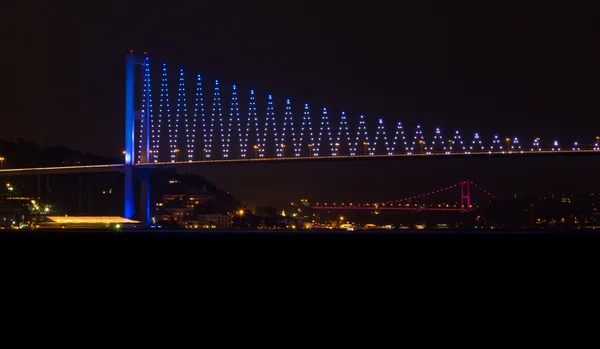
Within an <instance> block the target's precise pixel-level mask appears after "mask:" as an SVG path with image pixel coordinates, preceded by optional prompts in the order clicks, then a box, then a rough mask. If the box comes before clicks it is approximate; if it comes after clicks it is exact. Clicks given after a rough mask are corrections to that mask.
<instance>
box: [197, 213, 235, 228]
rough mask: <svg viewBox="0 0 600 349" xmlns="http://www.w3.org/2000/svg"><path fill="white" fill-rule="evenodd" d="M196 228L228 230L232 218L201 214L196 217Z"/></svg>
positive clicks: (221, 215)
mask: <svg viewBox="0 0 600 349" xmlns="http://www.w3.org/2000/svg"><path fill="white" fill-rule="evenodd" d="M198 226H199V227H200V228H209V229H230V228H231V227H232V226H233V217H232V216H231V215H226V214H218V213H216V214H201V215H198Z"/></svg>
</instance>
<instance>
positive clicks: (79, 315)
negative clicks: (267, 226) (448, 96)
mask: <svg viewBox="0 0 600 349" xmlns="http://www.w3.org/2000/svg"><path fill="white" fill-rule="evenodd" d="M0 235H1V236H0V256H1V259H0V263H1V266H2V268H3V273H2V287H1V288H0V294H1V296H2V297H1V299H2V302H3V303H2V305H3V307H2V314H3V316H5V317H9V318H10V319H11V324H12V327H6V328H5V329H4V332H8V333H13V330H11V329H12V328H14V331H15V332H14V333H17V332H18V331H23V330H24V331H26V332H27V331H35V333H36V334H37V335H36V336H22V337H20V340H21V342H22V343H23V344H25V343H27V342H28V341H29V340H34V339H35V338H36V337H40V336H42V337H43V338H44V339H45V340H47V341H48V342H47V343H50V342H55V341H60V342H61V343H62V342H64V341H68V342H74V343H80V344H81V345H82V346H83V347H88V346H89V344H90V343H91V342H93V343H92V344H99V345H103V346H104V347H106V346H109V345H110V346H114V345H115V343H119V345H128V346H130V347H162V348H165V347H167V348H176V347H197V346H204V347H210V348H221V347H223V348H231V347H235V348H249V347H261V348H271V347H272V348H275V347H277V348H281V347H284V348H331V347H347V346H349V345H352V344H357V343H363V342H361V341H360V340H359V339H358V337H359V335H360V334H364V333H367V332H368V333H378V332H381V331H384V332H388V333H392V334H394V333H398V331H401V332H402V333H403V336H404V337H403V338H409V337H413V336H416V337H418V338H421V339H420V340H421V341H426V340H428V339H431V337H430V335H431V332H430V330H426V329H433V328H437V327H438V326H439V328H440V329H441V330H444V329H445V330H446V331H447V330H448V328H450V327H452V326H453V325H460V326H458V329H457V331H461V330H460V329H461V328H462V329H463V330H464V326H467V327H468V328H469V330H470V331H476V329H478V328H479V327H478V326H482V328H481V329H478V330H477V331H480V330H485V329H487V330H490V327H489V326H484V325H485V324H486V323H488V322H489V321H492V320H494V319H497V318H499V317H501V316H509V317H510V318H511V324H513V325H514V326H517V325H518V324H522V326H526V325H527V323H529V322H530V321H533V317H535V319H536V320H535V321H538V322H539V321H542V320H544V318H546V319H550V317H549V316H550V315H552V316H555V315H556V314H557V312H559V311H569V310H570V309H575V308H578V307H582V306H585V309H586V311H592V310H593V309H595V308H594V307H595V306H596V303H595V302H593V301H587V299H588V296H590V295H594V294H595V292H596V291H598V290H597V286H595V285H596V282H595V279H596V278H595V277H594V275H596V273H595V272H593V270H595V268H596V266H597V265H599V264H598V262H599V258H598V253H597V247H598V240H599V239H598V238H597V237H596V236H595V234H590V233H581V232H577V233H560V234H559V233H556V234H539V233H533V234H531V233H530V234H525V233H520V232H505V233H498V232H494V233H486V234H481V233H477V234H474V233H473V234H470V233H467V232H448V231H444V232H437V231H436V232H405V231H402V232H399V233H385V234H384V233H374V234H373V233H372V232H368V233H360V232H358V233H357V232H343V233H342V232H330V233H326V234H325V233H322V234H321V233H310V234H307V233H281V232H279V233H277V232H264V231H260V232H243V233H241V232H202V233H198V232H188V231H173V232H167V231H161V232H157V231H152V232H150V233H149V232H141V231H132V232H121V233H118V234H115V233H114V232H90V231H88V232H67V231H61V232H37V233H19V234H0ZM591 272H592V273H591ZM574 291H576V294H577V296H576V297H573V296H570V294H571V293H573V292H574ZM569 292H571V293H569ZM589 299H590V300H593V299H596V297H594V298H589ZM563 300H564V301H566V303H565V302H563ZM584 300H585V301H584ZM549 302H550V303H549ZM582 302H583V303H582ZM563 303H564V304H563ZM549 304H551V306H549ZM524 311H526V313H527V314H529V315H528V317H522V316H517V315H516V314H521V313H523V312H524ZM549 314H550V315H549ZM459 318H460V319H461V320H460V323H457V321H458V319H459ZM390 319H391V320H390ZM526 319H527V320H526ZM569 319H573V317H570V318H569ZM398 321H402V322H403V323H404V324H403V325H402V326H400V325H399V324H398ZM22 324H26V325H22ZM436 331H438V330H436ZM417 333H422V335H421V336H418V335H417ZM427 333H429V335H428V334H427ZM436 333H438V336H439V335H440V333H442V332H436ZM459 333H462V332H454V335H456V334H459ZM373 336H374V337H373ZM80 337H83V338H85V341H83V342H79V339H78V338H80ZM369 337H370V338H371V339H370V340H369V341H367V342H364V344H360V345H364V346H365V347H374V346H375V344H374V342H373V341H374V340H376V339H377V338H379V336H378V335H369ZM90 338H93V341H91V340H90ZM447 338H450V337H447Z"/></svg>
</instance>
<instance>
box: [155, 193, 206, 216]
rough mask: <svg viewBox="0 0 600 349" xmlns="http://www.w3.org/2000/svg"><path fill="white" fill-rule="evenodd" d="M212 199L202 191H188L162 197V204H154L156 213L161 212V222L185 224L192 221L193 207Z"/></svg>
mask: <svg viewBox="0 0 600 349" xmlns="http://www.w3.org/2000/svg"><path fill="white" fill-rule="evenodd" d="M212 199H213V195H210V194H208V193H207V192H206V187H203V188H202V189H189V190H188V191H187V192H186V193H185V194H167V195H163V200H162V202H158V203H157V204H156V209H157V211H162V213H163V214H162V217H161V218H162V219H163V220H171V219H172V220H174V221H178V222H185V221H188V220H192V219H193V218H194V217H193V212H194V207H196V206H198V205H202V204H205V203H207V202H209V201H211V200H212Z"/></svg>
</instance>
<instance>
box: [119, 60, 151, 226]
mask: <svg viewBox="0 0 600 349" xmlns="http://www.w3.org/2000/svg"><path fill="white" fill-rule="evenodd" d="M148 64H149V61H148V57H144V58H142V59H138V57H136V55H135V54H134V53H133V51H131V52H130V53H128V54H127V55H126V56H125V150H124V155H125V168H124V170H125V188H124V192H125V198H124V199H125V200H124V212H123V213H124V216H125V218H129V219H132V218H134V216H137V218H138V220H140V221H142V222H144V223H146V224H148V225H149V224H150V223H151V219H150V170H149V169H141V168H134V165H133V164H134V163H135V161H136V156H135V155H136V152H135V148H134V144H135V139H136V138H135V120H136V119H139V120H140V127H142V125H143V128H142V131H141V134H140V137H141V139H140V140H139V141H140V153H139V156H140V158H139V160H140V162H141V163H149V162H151V159H150V132H149V131H150V130H149V127H150V108H149V103H150V98H149V94H148V93H147V91H148V89H149V86H148V85H147V84H146V83H144V84H143V87H142V88H143V89H144V93H143V96H144V97H143V98H142V100H141V103H139V104H138V105H139V107H141V108H140V110H138V109H137V108H136V101H135V83H136V76H137V75H138V74H136V66H138V65H139V66H142V67H146V66H147V65H148ZM140 76H143V74H140ZM137 181H139V182H140V200H139V210H138V214H137V215H136V214H135V192H136V190H135V189H136V188H135V187H136V182H137Z"/></svg>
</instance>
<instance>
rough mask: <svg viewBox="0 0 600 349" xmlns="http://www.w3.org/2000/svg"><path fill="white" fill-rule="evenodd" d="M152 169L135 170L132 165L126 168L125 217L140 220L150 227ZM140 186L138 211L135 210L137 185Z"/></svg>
mask: <svg viewBox="0 0 600 349" xmlns="http://www.w3.org/2000/svg"><path fill="white" fill-rule="evenodd" d="M150 171H151V170H150V169H141V168H134V167H133V166H132V165H129V166H125V190H124V192H125V197H124V199H125V200H124V204H125V205H124V217H125V218H128V219H136V218H137V219H138V220H139V221H141V222H143V223H145V224H148V225H150V224H151V223H152V219H151V217H150V213H151V211H150ZM137 183H139V184H140V196H139V202H138V210H137V212H136V210H135V204H136V200H135V192H136V190H135V189H136V184H137Z"/></svg>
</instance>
